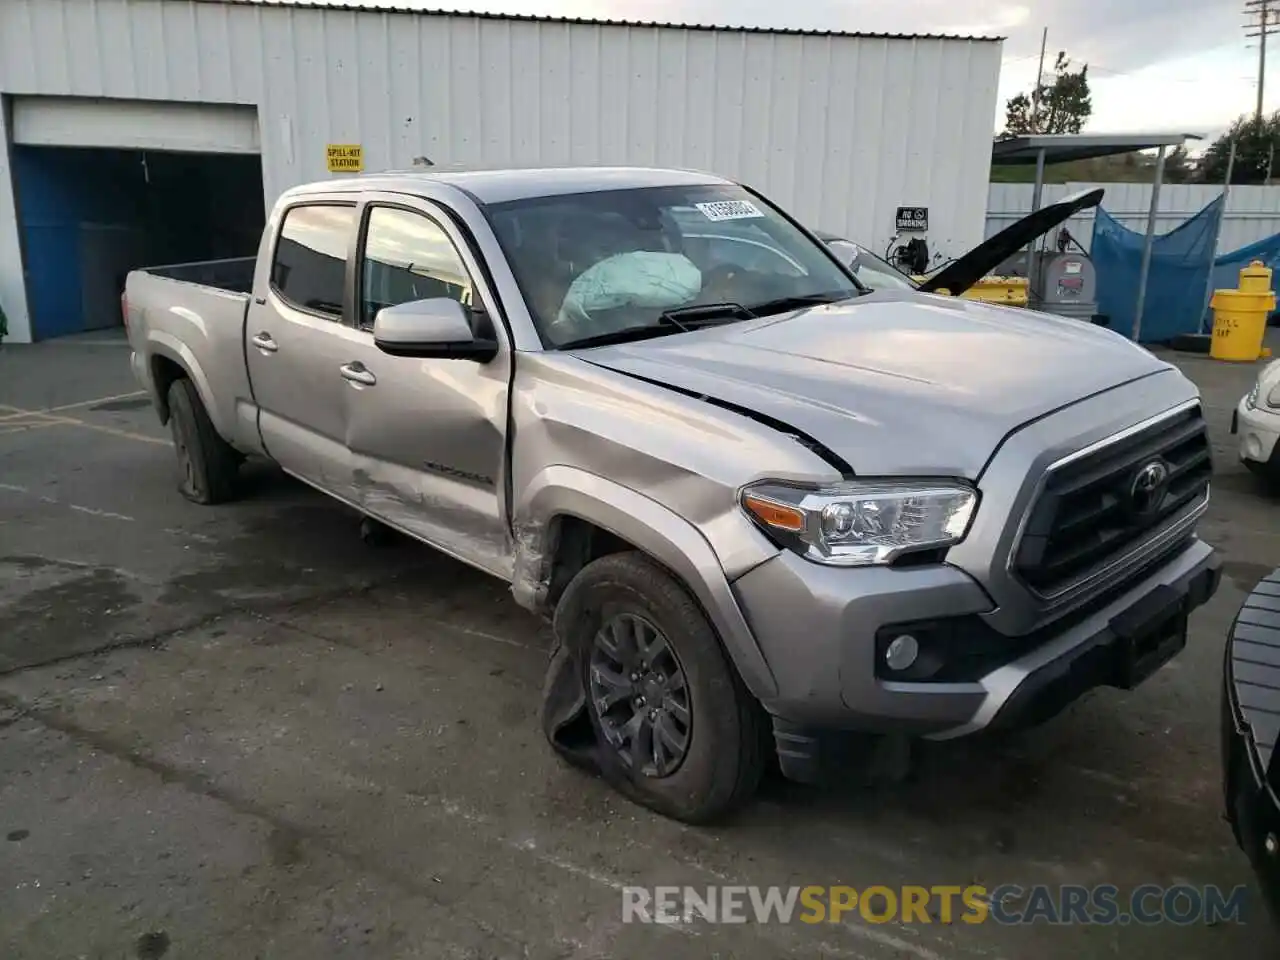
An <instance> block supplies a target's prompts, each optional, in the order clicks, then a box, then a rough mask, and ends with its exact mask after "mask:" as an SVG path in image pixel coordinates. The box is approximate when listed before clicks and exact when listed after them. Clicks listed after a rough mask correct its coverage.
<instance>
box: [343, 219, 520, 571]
mask: <svg viewBox="0 0 1280 960" xmlns="http://www.w3.org/2000/svg"><path fill="white" fill-rule="evenodd" d="M464 250H467V246H466V244H465V243H464V242H463V238H462V237H461V235H460V234H459V233H458V231H457V228H456V227H455V226H454V224H453V223H452V222H451V221H450V220H449V218H448V217H447V216H445V215H444V214H443V212H442V211H440V210H439V209H438V208H436V207H435V206H434V205H433V204H431V203H430V202H429V201H426V200H421V199H417V198H407V197H403V196H398V195H388V196H387V197H385V198H382V197H378V196H374V197H372V198H371V199H369V200H368V201H367V202H366V203H364V204H363V205H362V207H361V222H360V235H359V245H358V250H357V254H356V257H357V261H356V278H355V286H356V290H355V294H356V296H355V299H356V318H355V320H356V326H357V330H358V337H357V340H358V344H357V348H356V349H354V350H353V351H352V355H351V357H350V358H349V360H348V362H347V363H346V364H345V365H344V368H343V377H344V379H346V380H347V384H346V386H347V391H348V396H347V410H348V420H347V445H348V448H349V450H350V453H351V457H352V466H353V469H354V476H355V485H356V488H357V489H358V491H359V503H360V507H361V508H362V509H363V510H365V512H367V513H368V514H370V515H371V516H374V517H376V518H378V519H380V520H383V521H385V522H386V523H388V524H390V525H392V526H394V527H398V528H400V529H401V530H404V531H405V532H407V533H410V534H412V535H413V536H416V537H419V538H421V539H423V540H425V541H427V542H428V543H430V544H432V545H433V546H436V547H438V548H439V549H441V550H442V551H444V552H445V553H448V554H451V555H453V556H455V557H457V558H458V559H460V560H463V561H465V562H467V563H471V564H473V565H475V566H478V567H480V568H481V569H483V570H487V571H488V572H490V573H493V574H495V575H498V576H504V577H509V576H510V575H511V567H512V564H511V550H510V545H509V542H508V538H507V536H506V520H505V509H504V499H503V497H502V491H503V489H504V488H505V478H504V469H505V457H504V451H505V434H506V421H507V400H508V384H509V382H510V371H511V363H512V355H511V349H510V345H509V342H508V340H507V338H506V334H505V331H504V330H503V328H502V324H501V323H498V322H496V321H495V320H493V319H491V318H494V317H497V313H496V311H495V309H494V307H495V303H494V301H493V299H492V297H491V296H490V295H489V293H488V291H487V290H486V289H484V288H483V287H482V286H480V285H478V284H477V283H476V281H475V279H474V278H475V277H477V276H479V275H480V271H479V270H478V269H477V265H476V264H475V263H474V261H473V260H472V259H471V257H470V253H469V251H468V252H467V253H465V254H464V253H463V252H462V251H464ZM441 297H447V298H449V299H453V300H457V301H458V302H459V303H461V304H463V305H464V306H465V307H467V308H468V311H469V315H470V317H471V318H472V323H473V326H476V325H479V326H483V327H484V328H485V332H486V333H487V334H488V335H489V336H491V337H492V338H493V339H495V340H496V341H497V342H498V345H499V347H498V353H497V356H495V357H494V358H493V359H491V360H488V361H486V362H478V361H476V360H468V359H461V358H456V359H455V358H433V359H421V358H412V357H395V356H390V355H389V354H386V353H383V352H382V351H380V350H379V349H378V348H377V347H376V346H375V345H374V342H373V322H374V318H375V317H376V316H377V314H378V311H379V310H381V309H384V308H386V307H392V306H398V305H400V304H403V303H408V302H412V301H418V300H430V299H434V298H441ZM495 328H496V329H495Z"/></svg>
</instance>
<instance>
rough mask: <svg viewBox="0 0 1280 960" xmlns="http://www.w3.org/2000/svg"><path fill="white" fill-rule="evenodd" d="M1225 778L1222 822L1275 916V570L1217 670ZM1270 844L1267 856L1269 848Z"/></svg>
mask: <svg viewBox="0 0 1280 960" xmlns="http://www.w3.org/2000/svg"><path fill="white" fill-rule="evenodd" d="M1221 733H1222V773H1223V795H1224V801H1225V808H1226V815H1227V820H1228V822H1229V823H1230V824H1231V829H1232V832H1233V833H1234V834H1235V838H1236V842H1237V843H1238V844H1239V845H1240V847H1241V849H1242V850H1244V852H1245V853H1246V854H1247V855H1248V857H1249V861H1250V863H1251V864H1252V865H1253V868H1254V871H1255V873H1256V874H1257V876H1258V881H1259V883H1260V885H1261V887H1262V891H1263V894H1264V898H1265V900H1266V902H1267V904H1268V906H1269V907H1270V908H1271V909H1272V911H1273V913H1275V914H1276V915H1277V917H1278V918H1280V845H1278V844H1280V799H1277V796H1276V791H1275V788H1274V784H1275V783H1276V782H1277V781H1280V769H1278V766H1277V763H1276V761H1275V750H1276V740H1277V739H1278V738H1280V570H1277V571H1275V572H1273V573H1272V574H1271V576H1270V577H1268V578H1267V579H1266V580H1264V581H1263V582H1261V583H1259V584H1258V586H1257V587H1256V588H1255V589H1254V592H1253V593H1252V594H1251V595H1250V596H1249V597H1248V599H1246V600H1245V602H1244V606H1243V607H1242V608H1241V610H1240V613H1239V615H1238V616H1237V617H1236V621H1235V623H1234V624H1233V625H1232V628H1231V635H1230V637H1229V638H1228V641H1227V646H1226V653H1225V660H1224V664H1223V671H1222V730H1221ZM1268 838H1271V840H1272V843H1271V847H1272V849H1271V850H1268V849H1267V848H1268Z"/></svg>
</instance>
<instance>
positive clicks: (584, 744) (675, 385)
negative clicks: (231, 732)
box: [125, 169, 1218, 822]
mask: <svg viewBox="0 0 1280 960" xmlns="http://www.w3.org/2000/svg"><path fill="white" fill-rule="evenodd" d="M969 266H970V268H971V269H969V273H970V274H971V275H973V276H981V274H982V269H981V264H979V265H977V267H974V265H973V264H970V265H969ZM960 272H964V271H960ZM954 275H955V273H954V271H953V276H954ZM950 292H951V293H953V294H954V293H958V292H960V291H959V290H957V289H955V285H954V284H952V285H951V287H950ZM125 299H126V314H127V322H128V328H129V337H130V342H131V344H132V348H133V360H132V362H133V367H134V370H135V372H136V374H137V377H138V379H139V380H140V382H141V383H142V384H143V385H145V387H146V388H147V389H148V390H149V391H150V394H151V397H152V400H153V402H154V404H155V407H156V409H157V410H158V411H159V415H160V418H161V420H162V421H164V422H168V423H170V424H171V427H172V431H173V440H174V445H175V447H176V451H177V456H178V461H179V464H180V487H181V490H182V492H183V493H184V494H185V495H186V496H187V497H189V498H190V499H192V500H195V501H197V502H200V503H217V502H219V501H224V500H227V499H229V498H231V497H233V496H234V495H235V492H236V478H237V469H238V466H239V464H240V461H241V459H242V458H243V457H245V456H260V457H268V458H270V459H271V460H273V461H275V462H276V463H277V464H279V466H280V467H281V468H283V469H284V470H285V471H287V472H288V473H290V474H292V475H294V476H295V477H297V478H299V479H300V480H302V481H304V482H306V483H308V484H311V485H312V486H314V487H316V488H318V489H319V490H321V491H323V492H324V493H326V494H328V495H330V496H332V497H334V498H336V499H338V500H340V501H342V502H344V503H346V504H349V505H350V506H351V507H352V508H354V509H355V510H357V511H360V512H361V513H362V514H364V515H366V516H368V517H372V518H375V519H376V520H377V521H380V522H381V523H383V524H386V525H388V526H390V527H392V528H395V529H397V530H399V531H402V532H403V533H405V534H408V535H409V536H411V537H415V538H417V539H419V540H421V541H423V542H425V543H427V544H430V545H431V546H432V547H434V548H436V549H438V550H442V551H444V552H446V553H448V554H450V555H452V556H454V557H456V558H458V559H459V560H462V561H464V562H466V563H468V564H471V565H473V566H475V567H478V568H479V569H481V570H483V571H485V572H487V573H489V574H492V575H493V576H496V577H501V578H502V579H504V580H506V581H508V582H510V584H511V589H512V592H513V594H514V596H515V599H516V601H517V602H518V603H520V604H521V605H522V606H524V607H526V608H528V609H529V610H531V611H535V612H537V613H540V614H543V615H547V616H550V617H552V618H553V622H554V633H555V637H556V647H555V650H554V651H553V653H552V658H551V663H550V666H549V668H548V678H547V687H546V695H545V702H544V709H543V725H544V728H545V730H546V733H547V736H548V738H549V739H550V741H551V743H552V745H553V746H554V747H555V749H557V750H558V751H560V752H561V753H562V755H564V756H565V757H566V758H567V759H569V760H570V761H573V762H577V763H581V764H584V765H587V766H590V767H592V768H594V769H595V770H597V771H598V772H600V773H601V774H603V775H604V776H605V777H606V778H607V779H608V780H609V781H610V782H611V783H613V784H614V785H615V786H617V787H618V788H619V789H621V790H623V791H624V792H625V793H627V794H628V795H629V796H632V797H634V798H635V799H637V800H638V801H640V802H642V803H644V804H647V805H648V806H650V807H652V808H654V809H656V810H659V811H661V812H663V813H666V814H668V815H670V816H674V817H677V818H680V819H683V820H686V821H690V822H700V821H706V820H708V819H710V818H713V817H715V816H717V815H719V814H723V813H725V812H727V811H729V810H731V809H732V808H734V807H735V806H738V805H740V804H742V803H743V802H744V801H745V800H746V799H747V798H748V797H749V796H750V795H751V793H752V791H753V789H754V788H755V786H756V784H757V781H758V779H759V777H760V775H761V773H762V771H763V770H764V769H765V767H766V765H767V764H768V763H769V761H770V758H771V756H773V755H776V757H777V759H778V761H779V762H780V765H781V768H782V771H783V772H784V773H785V774H786V775H788V776H790V777H792V778H796V779H800V780H812V779H815V778H817V777H819V776H821V775H822V772H823V770H824V768H825V766H826V762H827V758H829V757H831V756H833V755H836V752H835V750H834V749H833V746H832V745H833V744H835V743H837V741H839V740H840V739H841V738H843V737H846V736H854V737H857V738H860V739H861V740H862V741H867V740H875V739H876V738H878V737H879V738H882V739H881V740H880V741H879V742H883V739H894V740H901V738H902V737H904V736H910V737H930V738H939V739H945V738H950V737H957V736H961V735H965V734H970V733H974V732H976V731H980V730H984V729H986V728H1001V727H1008V726H1014V725H1020V724H1027V723H1033V722H1037V721H1039V720H1041V719H1043V718H1044V717H1047V716H1050V715H1052V714H1053V713H1054V712H1056V711H1057V710H1058V709H1059V708H1060V707H1061V706H1063V705H1064V704H1066V703H1068V702H1070V701H1071V700H1073V699H1075V698H1077V697H1078V696H1079V695H1080V694H1081V693H1083V692H1084V691H1086V690H1088V689H1090V688H1091V687H1095V686H1098V685H1113V686H1119V687H1123V688H1129V687H1133V686H1134V685H1136V684H1137V683H1139V682H1141V681H1142V680H1143V679H1144V678H1145V677H1147V676H1148V675H1150V674H1151V673H1152V672H1153V671H1154V670H1155V669H1157V668H1158V667H1159V666H1161V665H1162V664H1163V663H1164V662H1165V661H1167V660H1168V659H1169V658H1170V657H1172V656H1173V655H1174V654H1175V653H1177V651H1178V650H1180V649H1181V648H1182V647H1183V645H1184V644H1185V642H1186V635H1187V616H1188V614H1189V613H1190V612H1191V611H1192V610H1193V609H1194V608H1195V607H1196V606H1198V605H1200V604H1202V603H1204V602H1205V601H1206V600H1207V599H1208V598H1209V597H1210V595H1211V594H1212V593H1213V591H1214V590H1215V588H1216V586H1217V580H1218V570H1217V567H1218V564H1217V560H1216V558H1215V555H1214V552H1213V550H1212V548H1211V547H1210V546H1208V545H1207V544H1206V543H1204V542H1202V541H1201V540H1199V539H1198V538H1197V537H1196V532H1195V528H1196V522H1197V519H1198V518H1199V517H1200V516H1201V514H1202V513H1203V512H1204V510H1205V508H1206V505H1207V503H1208V497H1209V480H1210V473H1211V464H1210V451H1209V443H1208V439H1207V436H1206V429H1205V421H1204V418H1203V416H1202V412H1201V408H1200V403H1199V399H1198V396H1197V392H1196V389H1195V387H1194V386H1193V385H1192V384H1191V383H1190V382H1189V381H1188V380H1186V379H1185V378H1184V377H1183V376H1182V375H1181V374H1180V373H1179V372H1178V371H1177V370H1176V369H1174V368H1173V367H1171V366H1170V365H1169V364H1167V363H1165V362H1163V361H1161V360H1159V359H1157V358H1156V357H1155V356H1153V355H1152V354H1151V353H1149V352H1147V351H1146V350H1144V349H1142V348H1140V347H1137V346H1134V345H1133V344H1131V343H1129V342H1127V341H1125V340H1123V339H1122V338H1120V337H1119V336H1117V335H1115V334H1113V333H1111V332H1109V331H1106V330H1103V329H1099V328H1097V327H1093V326H1090V325H1087V324H1081V323H1078V322H1075V321H1071V320H1063V319H1059V318H1055V317H1049V316H1043V315H1040V314H1037V313H1033V312H1030V311H1024V310H1013V309H1006V308H999V307H992V306H988V305H984V304H981V303H976V302H972V301H966V300H961V299H956V298H952V297H947V296H937V295H929V294H926V293H921V292H918V291H916V290H912V289H902V290H881V291H876V292H873V291H871V290H869V289H868V288H867V287H865V286H864V285H862V284H861V283H860V282H859V280H858V279H857V276H856V274H855V273H854V272H853V271H851V270H849V269H848V268H847V266H846V265H844V264H843V263H842V262H841V260H840V259H839V257H838V256H837V255H836V254H835V253H833V252H832V251H831V250H830V249H829V248H828V246H827V245H825V244H824V243H822V242H821V241H819V240H818V239H816V238H815V236H814V235H813V234H812V233H811V232H809V231H808V230H806V229H805V228H803V227H801V226H800V225H799V224H798V223H797V222H796V221H795V220H794V219H793V218H791V217H790V216H788V215H787V214H786V213H785V212H783V211H782V210H780V209H778V208H777V207H776V206H774V205H773V204H771V203H770V202H769V201H768V200H767V199H766V198H764V197H762V196H761V195H759V194H758V193H755V192H753V191H751V190H749V189H747V188H745V187H743V186H739V185H737V184H734V183H729V182H726V181H724V180H721V179H719V178H716V177H712V176H707V175H702V174H694V173H687V172H677V171H668V170H644V169H577V170H523V171H486V172H481V171H471V172H457V173H449V172H431V173H404V174H384V175H378V176H369V177H363V178H357V179H350V180H340V181H333V182H329V183H322V184H316V185H311V186H305V187H300V188H297V189H294V190H291V191H289V192H288V193H286V194H285V195H284V196H282V197H281V198H280V200H279V202H278V203H277V204H276V206H275V209H274V211H273V212H272V214H271V216H270V219H269V222H268V224H267V227H266V230H265V233H264V236H263V239H262V244H261V248H260V250H259V252H258V257H257V261H256V264H255V263H254V262H253V261H251V260H243V261H224V262H217V263H201V264H188V265H185V266H179V267H170V268H161V269H155V270H145V271H136V272H134V273H132V274H130V275H129V278H128V285H127V290H126V298H125ZM335 549H340V546H339V545H336V544H335Z"/></svg>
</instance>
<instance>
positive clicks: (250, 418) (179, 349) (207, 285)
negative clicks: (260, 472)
mask: <svg viewBox="0 0 1280 960" xmlns="http://www.w3.org/2000/svg"><path fill="white" fill-rule="evenodd" d="M254 267H255V259H254V258H253V257H245V258H236V259H231V260H205V261H200V262H197V263H180V264H173V265H170V266H162V267H149V268H147V269H142V270H134V271H131V272H130V274H129V277H128V279H127V281H126V283H125V304H124V308H125V312H126V320H127V326H128V332H129V343H130V345H131V346H132V348H133V351H134V356H135V360H134V363H135V366H141V367H142V369H140V370H139V375H140V377H142V378H143V379H144V380H145V381H146V382H148V383H149V384H150V385H151V389H152V399H153V402H155V403H156V405H157V407H158V408H159V409H161V410H165V409H166V408H165V396H164V392H165V389H166V387H167V380H166V375H165V373H164V371H163V369H162V367H163V365H164V363H165V361H166V360H168V361H172V363H173V364H175V365H176V366H177V367H181V368H182V369H184V370H186V371H187V372H188V373H189V375H190V377H191V380H192V381H193V382H194V383H195V385H196V388H197V390H198V391H199V393H200V397H201V399H202V400H203V401H204V404H205V407H206V409H207V410H208V413H209V419H210V420H211V421H212V422H213V425H214V428H215V429H216V430H217V431H218V433H219V434H221V435H222V436H223V437H224V438H225V439H226V440H227V441H228V442H230V443H231V444H232V445H233V446H236V447H238V448H239V449H241V450H242V451H244V452H255V451H256V449H257V447H258V445H259V443H260V441H259V439H258V435H257V424H256V419H255V417H254V414H253V410H252V407H251V404H250V403H248V400H249V398H250V397H251V396H252V393H251V391H250V388H249V375H248V370H247V368H246V366H245V357H244V336H245V320H246V317H247V315H248V310H249V300H250V296H251V293H252V290H253V274H254Z"/></svg>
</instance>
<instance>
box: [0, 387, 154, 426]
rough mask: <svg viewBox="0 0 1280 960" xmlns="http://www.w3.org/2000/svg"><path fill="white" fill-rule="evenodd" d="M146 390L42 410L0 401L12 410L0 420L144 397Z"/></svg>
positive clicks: (37, 415)
mask: <svg viewBox="0 0 1280 960" xmlns="http://www.w3.org/2000/svg"><path fill="white" fill-rule="evenodd" d="M146 395H147V391H145V390H133V391H131V392H129V393H116V394H112V395H111V396H109V397H94V398H93V399H92V400H77V401H76V402H75V403H64V404H62V405H61V406H58V407H47V408H46V409H44V410H24V409H22V408H21V407H10V406H7V405H5V404H2V403H0V410H12V411H13V413H6V414H4V415H0V421H2V420H13V419H15V418H16V417H40V416H44V415H45V414H48V413H58V412H59V411H62V410H75V409H76V408H78V407H92V406H93V405H94V404H97V403H110V402H111V401H112V400H132V399H134V398H135V397H145V396H146Z"/></svg>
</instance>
